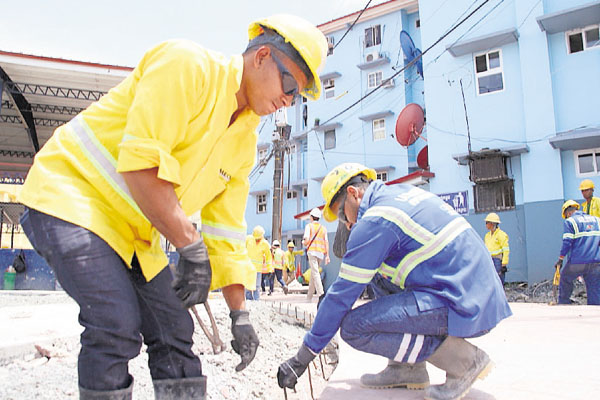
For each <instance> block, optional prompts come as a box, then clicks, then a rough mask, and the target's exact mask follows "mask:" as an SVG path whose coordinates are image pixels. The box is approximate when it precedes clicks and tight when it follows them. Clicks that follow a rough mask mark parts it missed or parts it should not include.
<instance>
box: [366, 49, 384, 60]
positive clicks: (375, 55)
mask: <svg viewBox="0 0 600 400" xmlns="http://www.w3.org/2000/svg"><path fill="white" fill-rule="evenodd" d="M380 58H381V53H379V52H377V51H375V52H373V53H367V54H366V55H365V62H372V61H375V60H379V59H380Z"/></svg>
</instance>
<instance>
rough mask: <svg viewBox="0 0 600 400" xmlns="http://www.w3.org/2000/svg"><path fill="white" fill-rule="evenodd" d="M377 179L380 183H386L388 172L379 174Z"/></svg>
mask: <svg viewBox="0 0 600 400" xmlns="http://www.w3.org/2000/svg"><path fill="white" fill-rule="evenodd" d="M377 179H379V180H380V181H384V182H386V181H387V180H388V172H387V171H380V172H377Z"/></svg>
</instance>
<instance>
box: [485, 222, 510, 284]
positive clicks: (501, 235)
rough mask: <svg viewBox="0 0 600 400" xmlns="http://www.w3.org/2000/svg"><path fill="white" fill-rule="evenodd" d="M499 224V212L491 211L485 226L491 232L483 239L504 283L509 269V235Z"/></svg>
mask: <svg viewBox="0 0 600 400" xmlns="http://www.w3.org/2000/svg"><path fill="white" fill-rule="evenodd" d="M499 224H500V217H499V216H498V214H496V213H489V214H488V215H487V216H486V217H485V227H486V228H487V230H488V231H489V232H487V233H486V234H485V237H484V238H483V241H484V243H485V247H487V249H488V251H489V252H490V255H491V256H492V261H493V262H494V267H495V268H496V272H497V273H498V276H500V281H501V282H502V285H504V275H505V274H506V271H508V254H509V252H510V248H509V247H508V235H507V234H506V232H504V231H503V230H502V229H500V228H499V227H498V225H499Z"/></svg>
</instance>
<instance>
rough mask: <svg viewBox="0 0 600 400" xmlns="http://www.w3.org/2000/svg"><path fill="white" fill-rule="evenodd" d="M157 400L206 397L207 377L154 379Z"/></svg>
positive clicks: (186, 399) (200, 398)
mask: <svg viewBox="0 0 600 400" xmlns="http://www.w3.org/2000/svg"><path fill="white" fill-rule="evenodd" d="M152 383H153V384H154V398H155V399H156V400H192V399H194V400H203V399H206V377H205V376H197V377H193V378H179V379H160V380H155V381H152Z"/></svg>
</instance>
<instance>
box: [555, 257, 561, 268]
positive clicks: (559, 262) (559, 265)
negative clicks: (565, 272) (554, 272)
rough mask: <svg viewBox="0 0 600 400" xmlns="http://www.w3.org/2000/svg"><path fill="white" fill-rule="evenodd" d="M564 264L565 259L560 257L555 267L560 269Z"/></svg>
mask: <svg viewBox="0 0 600 400" xmlns="http://www.w3.org/2000/svg"><path fill="white" fill-rule="evenodd" d="M562 264H563V260H562V259H560V258H559V259H558V261H557V262H556V264H554V267H558V269H561V268H562Z"/></svg>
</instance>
